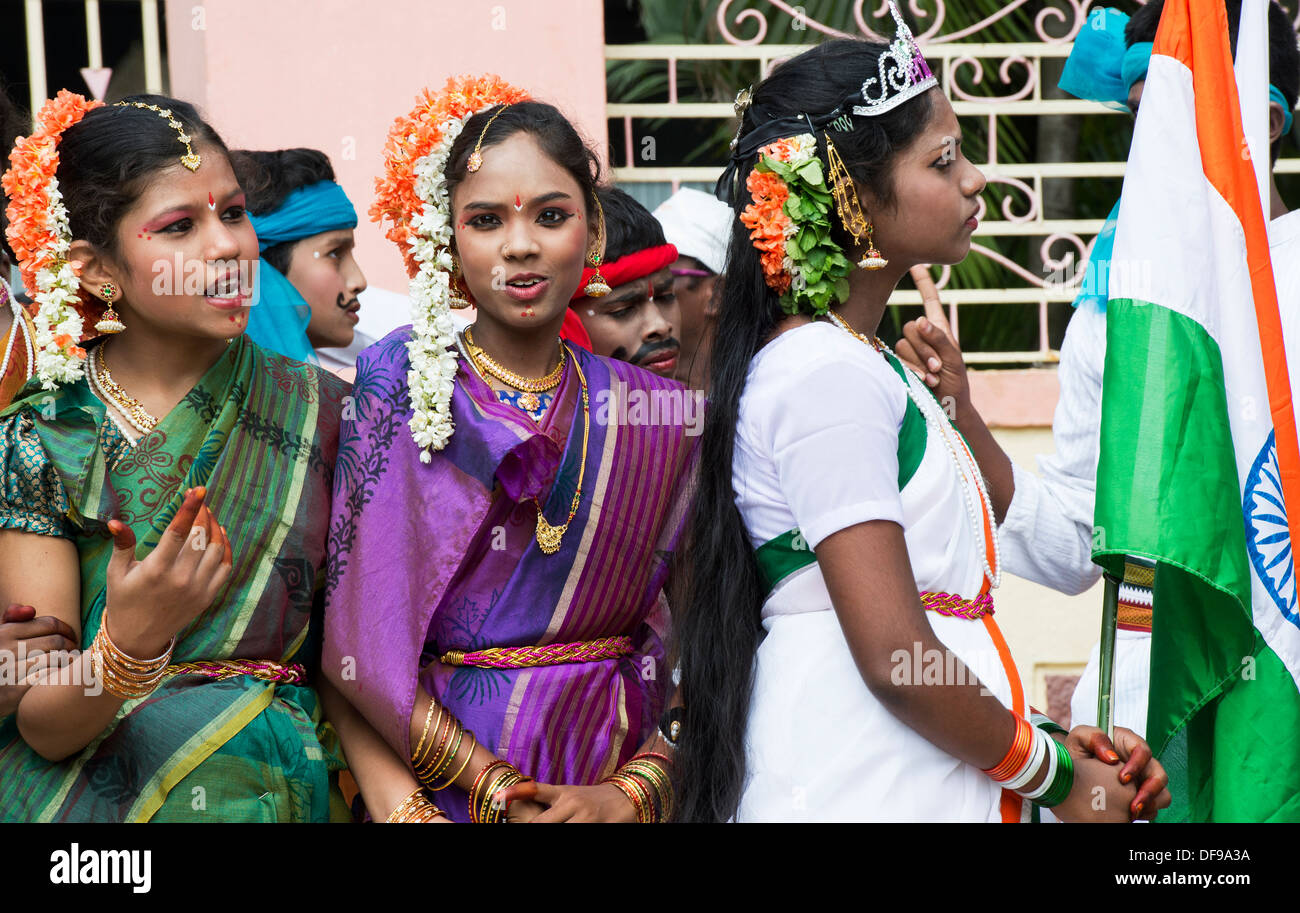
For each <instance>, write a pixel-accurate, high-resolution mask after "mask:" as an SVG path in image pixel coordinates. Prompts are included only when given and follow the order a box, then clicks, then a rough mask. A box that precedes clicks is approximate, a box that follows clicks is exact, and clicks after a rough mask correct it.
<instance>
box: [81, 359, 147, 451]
mask: <svg viewBox="0 0 1300 913" xmlns="http://www.w3.org/2000/svg"><path fill="white" fill-rule="evenodd" d="M104 345H106V343H102V344H100V345H99V346H97V347H96V348H95V350H94V352H93V353H92V354H91V356H90V358H89V359H88V361H89V362H90V380H91V382H92V383H93V384H94V385H95V386H96V387H98V388H99V392H100V393H102V394H103V397H104V399H105V400H107V401H108V402H109V403H110V404H112V406H113V407H114V408H116V409H117V411H118V412H120V413H122V415H123V416H125V417H126V420H127V421H128V422H130V423H131V427H132V428H134V429H135V430H136V431H139V432H140V433H141V434H148V433H149V432H150V431H153V429H154V427H155V426H157V424H158V419H156V418H154V416H153V415H151V414H150V413H149V410H147V409H145V407H144V403H142V402H140V401H139V400H138V399H136V398H135V397H133V396H131V395H130V394H128V393H127V392H126V391H125V390H123V389H122V387H121V386H120V385H119V384H118V383H117V381H115V380H113V375H112V374H110V373H108V365H107V364H106V363H105V361H104Z"/></svg>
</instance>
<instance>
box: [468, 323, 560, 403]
mask: <svg viewBox="0 0 1300 913" xmlns="http://www.w3.org/2000/svg"><path fill="white" fill-rule="evenodd" d="M465 343H466V346H465V347H466V348H467V349H469V357H470V358H471V359H473V361H474V366H475V367H476V368H478V370H479V373H480V374H487V375H490V376H491V377H495V378H496V379H497V380H499V381H501V383H503V384H508V385H509V386H511V387H514V388H515V389H516V390H521V391H523V392H524V393H549V392H550V391H552V390H554V389H555V388H556V387H558V386H559V385H560V378H562V377H563V376H564V346H560V363H559V364H558V365H556V366H555V370H554V371H552V372H551V373H550V374H547V375H546V376H545V377H537V378H532V377H520V376H519V375H518V374H516V373H515V372H513V371H510V370H508V369H506V368H503V367H502V366H501V365H499V364H497V363H496V362H495V361H493V360H492V356H490V355H488V353H487V352H484V351H483V350H482V349H481V348H479V347H478V346H476V345H475V344H474V329H473V327H466V328H465Z"/></svg>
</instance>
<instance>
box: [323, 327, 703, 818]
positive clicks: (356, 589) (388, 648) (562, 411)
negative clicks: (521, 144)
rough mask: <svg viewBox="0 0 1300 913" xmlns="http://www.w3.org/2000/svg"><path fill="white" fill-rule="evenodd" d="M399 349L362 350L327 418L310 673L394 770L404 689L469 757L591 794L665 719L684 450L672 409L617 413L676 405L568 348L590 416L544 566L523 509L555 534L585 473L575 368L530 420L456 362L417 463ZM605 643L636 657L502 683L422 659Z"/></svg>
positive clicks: (631, 371)
mask: <svg viewBox="0 0 1300 913" xmlns="http://www.w3.org/2000/svg"><path fill="white" fill-rule="evenodd" d="M407 339H409V328H404V329H401V330H397V331H395V332H394V333H392V334H390V335H389V336H388V337H387V338H386V339H384V340H382V341H381V342H379V343H378V344H376V345H375V346H372V347H371V348H370V349H368V350H366V352H364V353H363V354H362V356H361V358H360V360H359V361H358V362H357V379H356V384H355V387H354V389H353V397H354V400H353V403H352V408H351V409H345V411H344V422H343V430H342V436H341V441H340V450H339V460H338V466H337V470H336V474H335V485H334V498H333V509H332V515H331V519H330V535H329V544H328V555H327V560H326V587H327V594H326V617H325V648H324V657H323V662H322V669H323V671H324V673H325V674H326V675H327V676H328V677H329V678H330V679H331V680H332V681H333V682H334V683H335V684H336V685H337V686H338V687H339V689H340V690H341V691H342V692H343V693H344V694H345V695H346V696H347V697H348V699H349V700H351V701H352V703H353V704H354V705H355V706H356V707H357V709H358V710H360V711H361V712H362V713H363V714H364V715H365V716H366V718H367V719H368V720H369V721H370V723H371V725H373V726H374V727H375V728H376V729H377V730H378V731H379V732H380V733H381V734H382V735H383V736H384V738H385V739H386V740H387V741H388V743H389V744H390V745H392V746H393V748H394V749H396V750H397V751H398V753H399V754H400V755H401V756H402V757H403V758H409V757H410V755H411V744H410V733H409V721H410V718H411V713H412V709H413V707H414V703H415V695H416V686H417V679H418V681H419V682H420V683H422V684H423V685H424V687H425V689H426V690H428V691H429V692H430V693H431V694H433V695H434V696H435V697H436V698H437V699H438V700H439V701H441V702H442V703H443V704H445V705H446V706H447V707H448V709H449V710H450V711H452V712H453V713H455V714H456V715H457V716H458V717H459V718H460V720H461V721H462V722H463V723H464V724H465V726H466V728H467V729H469V730H471V731H472V732H474V733H475V735H476V736H477V737H478V740H479V743H480V744H482V745H484V746H486V747H487V748H488V749H489V750H491V751H493V752H494V753H495V754H497V755H498V756H499V757H504V758H506V759H507V760H509V761H510V762H511V763H513V764H515V765H516V766H517V767H518V768H519V769H520V770H521V771H523V772H524V773H526V774H529V775H532V776H535V777H537V778H538V779H539V780H541V781H543V782H550V783H561V784H592V783H596V782H598V781H599V780H600V779H601V778H603V777H605V776H607V775H609V774H610V773H612V772H613V771H614V770H615V769H616V768H617V767H618V766H619V765H620V764H622V763H623V762H624V761H626V760H627V759H628V758H629V757H630V756H631V755H632V754H634V753H635V752H636V750H637V749H638V748H639V747H640V745H641V743H642V742H643V741H644V740H645V739H646V738H648V737H649V735H650V733H651V731H652V730H653V728H654V726H655V725H656V723H657V720H658V717H659V714H660V712H661V710H662V707H663V702H664V698H665V695H666V692H667V689H668V687H669V679H670V675H669V672H670V670H669V669H668V668H667V667H666V665H665V660H664V645H663V642H664V638H665V637H666V635H667V627H668V612H667V604H666V601H665V600H664V598H663V595H662V593H663V589H664V585H665V582H666V581H667V578H668V573H669V563H670V559H671V557H672V551H673V549H674V548H675V546H676V543H677V539H678V536H679V534H680V532H681V531H682V529H683V527H684V521H685V515H684V513H685V508H686V505H687V504H688V503H689V497H690V491H689V486H690V484H691V482H692V479H693V475H692V471H693V468H694V459H695V453H696V447H695V443H696V441H695V439H694V438H692V437H690V436H689V435H688V434H687V425H686V424H685V423H684V422H683V421H682V420H681V418H682V411H681V410H678V411H677V412H676V413H675V414H666V413H669V412H670V411H671V410H667V409H665V410H663V412H664V413H665V414H657V415H653V416H652V415H650V414H648V413H645V412H637V411H633V410H629V409H627V408H626V405H627V403H626V401H627V400H633V401H636V400H640V401H642V402H645V401H647V400H649V399H650V398H652V397H660V398H662V400H663V401H665V402H666V401H670V400H671V399H672V398H673V397H677V398H680V397H682V396H685V395H687V394H686V392H685V391H684V390H683V389H682V388H681V387H680V386H679V385H678V384H676V383H674V382H673V381H669V380H664V379H662V378H659V377H657V376H655V375H653V374H650V373H648V372H646V371H642V370H640V369H638V368H635V367H633V366H631V365H628V364H625V363H622V362H614V361H607V360H605V359H602V358H597V357H596V356H594V355H592V354H591V353H589V352H586V351H585V350H582V349H574V350H573V353H574V358H575V359H576V360H577V362H578V364H579V366H580V367H581V369H582V373H583V374H584V375H585V377H586V380H587V384H588V388H589V398H590V403H591V422H590V440H589V443H588V447H587V456H586V475H585V478H584V480H583V484H582V497H581V500H580V503H579V505H578V511H577V514H576V515H575V516H574V518H573V521H572V523H571V524H570V525H569V528H568V531H567V532H566V533H565V535H564V539H563V543H562V545H561V547H560V550H559V552H557V553H556V554H554V555H546V554H543V553H542V552H541V550H540V549H539V548H538V547H537V544H536V542H535V540H534V537H533V534H534V530H535V527H536V518H537V511H536V508H535V507H534V505H533V502H532V500H531V499H532V498H533V497H534V496H535V497H536V498H537V499H538V500H539V501H540V502H541V503H542V504H543V506H544V510H545V514H546V517H547V518H548V519H549V520H550V521H551V522H552V523H554V524H559V523H562V522H563V521H564V519H565V517H567V516H568V512H569V507H570V504H571V502H572V499H573V493H574V490H575V488H576V486H577V481H578V476H579V466H580V464H581V462H582V436H583V418H582V408H581V405H580V397H579V390H580V383H579V379H578V375H577V373H576V372H575V370H574V368H573V364H572V362H571V363H570V365H569V366H568V367H567V368H566V369H565V373H564V378H563V380H562V381H561V384H560V387H559V388H558V390H557V391H556V397H555V402H554V404H553V405H552V406H551V409H550V411H549V412H548V413H547V414H546V416H545V417H544V418H543V420H542V421H541V422H540V423H534V422H533V421H532V420H530V419H529V418H528V417H527V416H525V415H524V414H523V413H522V412H521V411H519V410H518V409H516V408H515V407H513V406H510V405H506V404H503V403H500V402H498V401H497V399H496V396H495V395H494V393H493V391H492V390H491V388H490V387H489V386H488V385H487V384H486V383H484V382H483V381H482V380H481V379H480V378H479V377H478V376H477V375H475V374H474V373H473V371H472V370H470V369H469V368H468V367H467V366H466V364H465V363H464V360H462V362H461V366H460V370H459V371H458V373H457V377H456V388H455V393H454V395H453V397H452V414H453V418H454V421H455V424H456V431H455V434H454V435H453V436H452V438H451V441H450V443H449V444H448V445H447V447H446V449H444V450H443V451H441V452H438V453H435V454H434V455H433V461H432V463H429V464H423V463H421V462H420V460H419V451H418V449H417V447H416V445H415V444H414V442H413V441H412V440H411V437H410V432H409V430H408V428H407V421H408V420H409V418H410V416H411V409H410V404H409V401H408V398H407V392H406V391H407V384H406V374H407V370H408V367H409V363H408V360H407V354H406V347H405V343H406V341H407ZM621 400H622V401H623V402H620V401H621ZM638 417H639V420H637V421H635V422H633V421H632V420H631V419H637V418H638ZM650 418H653V419H654V421H650V420H648V419H650ZM674 418H675V419H676V421H675V422H674V421H673V419H674ZM614 635H627V636H630V637H631V638H632V642H633V644H634V645H635V647H636V651H635V652H634V653H633V654H632V655H629V656H624V657H622V658H620V659H610V660H602V661H599V662H588V663H579V664H566V665H557V666H544V667H533V668H526V669H506V670H501V669H482V668H476V667H471V666H460V667H452V666H445V665H443V664H442V663H440V662H437V661H431V660H436V657H438V656H440V655H441V654H443V653H445V652H446V651H448V650H451V649H459V650H468V649H477V648H483V647H505V646H527V645H542V644H550V643H567V642H572V641H587V640H593V639H595V638H598V637H608V636H614ZM421 711H423V707H421ZM441 795H443V796H446V797H448V798H447V799H444V800H443V801H440V802H439V805H440V806H441V807H443V808H444V809H446V810H447V811H448V812H449V813H450V814H451V815H452V817H454V818H456V819H457V820H466V818H467V814H466V807H465V801H464V794H463V793H462V792H460V791H459V790H458V789H457V788H455V787H452V788H451V789H450V790H448V791H447V792H445V793H442V794H441ZM453 795H454V796H455V797H456V798H454V799H453V798H451V796H453Z"/></svg>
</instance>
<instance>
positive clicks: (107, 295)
mask: <svg viewBox="0 0 1300 913" xmlns="http://www.w3.org/2000/svg"><path fill="white" fill-rule="evenodd" d="M99 294H100V295H101V296H102V297H103V299H104V303H105V304H107V305H108V309H107V310H105V311H104V315H103V316H102V317H100V318H99V321H98V322H97V323H96V324H95V332H97V333H102V334H104V335H105V336H111V335H113V334H114V333H120V332H122V331H123V330H125V329H126V324H124V323H122V318H121V317H119V316H118V313H117V311H115V310H113V299H114V298H116V297H117V286H116V285H114V284H113V283H111V282H105V283H104V284H103V285H101V286H100V287H99Z"/></svg>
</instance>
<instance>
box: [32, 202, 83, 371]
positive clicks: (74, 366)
mask: <svg viewBox="0 0 1300 913" xmlns="http://www.w3.org/2000/svg"><path fill="white" fill-rule="evenodd" d="M48 198H49V207H48V209H47V210H46V220H45V224H46V227H47V228H48V229H50V230H51V231H53V232H54V235H55V238H56V240H55V243H54V245H53V250H54V253H55V260H54V263H53V264H52V266H53V268H51V267H48V266H45V267H41V268H40V269H38V270H37V271H36V288H35V289H31V290H29V291H30V294H31V295H32V300H33V301H35V302H36V304H37V311H36V316H35V317H33V318H32V324H33V325H34V326H35V328H36V339H35V340H34V342H35V346H36V349H37V352H36V376H37V377H39V378H40V379H41V387H42V388H43V389H45V390H53V389H54V388H55V387H57V386H58V385H59V384H65V383H73V382H75V381H78V380H80V379H81V378H82V375H83V374H84V373H85V369H84V362H85V359H84V357H79V356H78V355H77V354H76V353H77V352H78V351H80V350H79V349H78V347H77V345H76V343H77V342H78V341H79V340H80V339H81V334H82V330H83V324H82V320H81V315H80V314H78V313H77V312H76V310H74V309H73V307H72V305H74V304H76V303H77V302H79V301H80V294H79V293H80V290H81V280H80V279H78V278H77V274H76V271H75V270H74V269H73V268H72V264H70V263H68V262H67V260H65V259H64V258H65V257H66V256H67V253H68V249H69V247H70V246H71V244H72V229H71V228H70V226H69V225H68V210H67V208H66V207H65V206H64V205H63V194H61V193H60V192H59V182H58V179H57V178H53V177H51V178H50V184H49V191H48ZM60 336H68V337H71V338H72V340H73V345H72V346H71V347H70V349H71V351H69V352H64V351H63V349H62V348H61V347H60V346H59V345H58V344H57V343H56V342H55V339H56V338H57V337H60Z"/></svg>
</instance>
